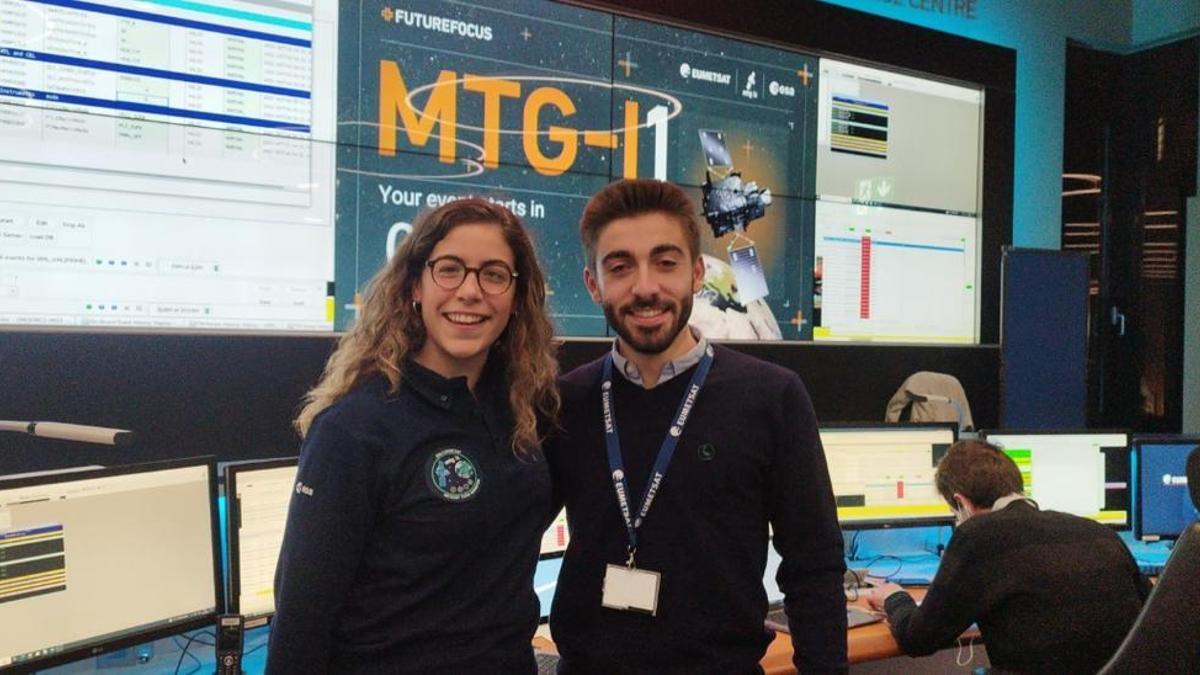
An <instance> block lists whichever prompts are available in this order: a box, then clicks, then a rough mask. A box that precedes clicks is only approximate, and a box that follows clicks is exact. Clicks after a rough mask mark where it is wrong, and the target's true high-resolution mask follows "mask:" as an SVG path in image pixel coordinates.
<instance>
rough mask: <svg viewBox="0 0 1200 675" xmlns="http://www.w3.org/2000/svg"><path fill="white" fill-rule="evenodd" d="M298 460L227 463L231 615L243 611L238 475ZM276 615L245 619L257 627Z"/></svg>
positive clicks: (226, 488) (250, 615) (227, 525)
mask: <svg viewBox="0 0 1200 675" xmlns="http://www.w3.org/2000/svg"><path fill="white" fill-rule="evenodd" d="M299 463H300V458H299V457H280V458H276V459H260V460H251V461H248V462H235V463H231V464H226V465H225V550H226V551H228V552H229V574H228V575H227V577H228V578H227V579H226V580H225V582H226V588H225V591H226V593H227V596H226V597H227V600H226V606H227V607H228V608H229V612H230V613H231V614H241V602H240V600H239V598H238V588H239V587H240V585H241V579H242V576H241V561H240V560H239V558H238V556H239V552H240V551H241V546H239V545H238V531H237V528H236V524H237V523H238V522H239V521H240V520H241V516H242V511H241V504H240V503H239V502H238V499H237V478H238V474H240V473H243V472H246V471H265V470H270V469H283V468H286V467H289V466H295V467H298V466H299ZM274 616H275V612H274V610H272V611H271V612H269V613H267V614H248V615H244V618H245V620H246V621H247V623H249V622H253V623H254V624H255V625H256V626H257V625H261V624H264V623H270V622H271V618H272V617H274Z"/></svg>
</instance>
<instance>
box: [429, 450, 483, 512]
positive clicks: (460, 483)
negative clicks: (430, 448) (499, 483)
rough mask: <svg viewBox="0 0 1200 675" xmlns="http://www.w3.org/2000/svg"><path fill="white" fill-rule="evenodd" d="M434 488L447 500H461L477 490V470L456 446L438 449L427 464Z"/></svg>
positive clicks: (473, 494)
mask: <svg viewBox="0 0 1200 675" xmlns="http://www.w3.org/2000/svg"><path fill="white" fill-rule="evenodd" d="M429 480H430V482H431V483H432V484H433V488H434V490H436V491H437V493H438V494H439V495H440V496H441V497H442V499H445V500H447V501H452V502H461V501H464V500H467V499H470V498H471V497H473V496H475V493H476V492H478V491H479V470H478V469H476V468H475V463H474V462H472V461H471V458H470V457H467V456H466V455H465V454H463V451H462V450H459V449H458V448H446V449H445V450H439V451H438V452H437V453H436V454H435V455H434V456H433V461H432V462H430V465H429Z"/></svg>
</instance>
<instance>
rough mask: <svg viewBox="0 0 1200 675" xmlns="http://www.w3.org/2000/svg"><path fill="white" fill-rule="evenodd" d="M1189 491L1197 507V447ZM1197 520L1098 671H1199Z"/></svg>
mask: <svg viewBox="0 0 1200 675" xmlns="http://www.w3.org/2000/svg"><path fill="white" fill-rule="evenodd" d="M1187 477H1188V490H1189V491H1190V492H1191V496H1192V502H1193V503H1194V504H1196V505H1197V506H1198V507H1200V448H1197V449H1196V450H1193V451H1192V454H1191V455H1189V456H1188V464H1187ZM1198 579H1200V521H1197V522H1194V523H1192V524H1191V525H1189V526H1188V527H1187V529H1185V530H1184V531H1183V532H1182V533H1181V534H1180V536H1179V540H1178V541H1176V542H1175V548H1174V549H1173V550H1172V551H1171V557H1170V558H1168V559H1167V565H1166V567H1164V568H1163V571H1162V574H1160V575H1159V577H1158V583H1157V584H1155V585H1154V590H1152V591H1150V597H1149V598H1147V599H1146V604H1145V606H1143V607H1142V613H1141V614H1139V615H1138V618H1137V621H1135V622H1134V624H1133V628H1131V629H1130V630H1129V635H1126V636H1125V640H1124V641H1123V642H1122V643H1121V646H1120V648H1118V649H1117V653H1116V654H1114V655H1113V657H1112V658H1111V659H1109V661H1108V663H1107V664H1106V665H1105V666H1104V669H1103V670H1101V671H1100V674H1101V675H1142V674H1143V673H1144V674H1145V675H1157V674H1158V673H1197V672H1200V609H1198V608H1200V583H1197V580H1198Z"/></svg>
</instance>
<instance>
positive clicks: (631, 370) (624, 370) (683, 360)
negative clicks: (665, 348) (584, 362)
mask: <svg viewBox="0 0 1200 675" xmlns="http://www.w3.org/2000/svg"><path fill="white" fill-rule="evenodd" d="M688 330H690V331H692V335H693V336H694V337H695V338H696V346H694V347H692V348H691V349H689V350H688V351H687V352H686V353H684V354H683V355H682V356H680V357H679V358H677V359H674V360H672V361H670V362H668V363H667V364H666V365H664V366H663V369H662V372H661V373H659V374H658V382H655V383H654V386H655V387H657V386H659V385H661V384H662V383H664V382H667V381H669V380H671V378H673V377H675V376H676V375H678V374H680V373H682V372H685V371H687V369H688V368H691V367H692V366H694V365H696V364H697V363H700V359H702V358H704V350H706V349H708V340H707V339H706V338H705V337H704V335H703V334H702V333H701V332H700V331H699V329H697V328H694V327H692V326H688ZM612 358H613V365H614V366H616V371H617V372H618V373H621V375H623V376H624V377H625V379H627V380H629V381H630V382H632V383H634V384H636V385H637V386H639V387H643V388H645V389H653V388H654V387H647V386H646V381H645V380H644V379H642V371H641V370H639V369H638V367H637V365H635V364H634V363H633V361H630V360H629V359H627V358H625V357H624V356H622V355H621V352H620V350H618V349H617V340H613V347H612Z"/></svg>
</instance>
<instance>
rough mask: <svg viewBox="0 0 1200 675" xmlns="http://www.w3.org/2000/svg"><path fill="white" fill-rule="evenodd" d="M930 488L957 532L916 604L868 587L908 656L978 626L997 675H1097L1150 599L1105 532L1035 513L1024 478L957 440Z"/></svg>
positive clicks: (995, 453) (999, 456)
mask: <svg viewBox="0 0 1200 675" xmlns="http://www.w3.org/2000/svg"><path fill="white" fill-rule="evenodd" d="M935 482H936V484H937V489H938V492H940V493H941V495H942V498H944V499H945V500H946V501H947V502H948V503H949V504H950V508H951V509H953V510H954V512H955V515H956V516H957V518H958V523H959V526H958V528H957V529H956V530H955V532H954V536H953V537H952V538H951V539H950V544H949V545H948V546H947V547H946V551H945V553H944V554H943V556H942V562H941V565H940V566H939V568H938V573H937V575H936V576H935V577H934V579H933V583H932V584H931V585H930V586H929V592H928V593H927V594H926V595H925V600H924V601H923V602H922V603H921V605H920V606H918V605H917V604H916V603H915V602H914V601H913V598H912V596H910V595H909V594H908V593H906V592H904V590H903V589H902V588H900V587H899V586H896V585H895V584H884V585H882V586H880V587H878V588H874V589H871V591H870V592H869V593H868V596H867V600H868V602H869V603H870V604H871V606H872V607H874V608H876V609H879V608H881V607H882V608H885V609H886V611H887V615H888V622H889V623H890V624H891V629H892V634H893V635H894V636H895V637H896V642H898V643H899V644H900V648H901V649H902V650H903V651H904V653H905V654H908V655H909V656H922V655H925V654H931V653H933V652H934V651H937V650H938V649H941V648H943V647H946V646H948V645H950V644H952V643H953V642H954V639H955V638H956V637H958V636H959V635H960V634H961V633H962V632H963V631H964V630H966V629H967V628H968V627H969V626H970V625H971V624H972V623H978V624H979V630H980V632H981V633H982V634H983V642H984V644H985V645H986V646H987V653H988V658H989V660H990V661H991V664H992V667H993V668H995V669H997V670H1003V671H1016V672H1041V673H1075V672H1078V673H1094V672H1096V671H1097V670H1099V669H1100V668H1101V667H1102V666H1103V665H1104V664H1105V662H1106V661H1107V660H1108V658H1109V657H1110V656H1112V655H1113V653H1114V652H1116V650H1117V647H1118V646H1120V644H1121V640H1122V639H1123V638H1124V637H1125V634H1126V633H1127V632H1129V628H1130V627H1131V626H1132V625H1133V622H1134V620H1135V619H1136V618H1137V615H1138V612H1139V611H1140V609H1141V606H1142V602H1143V601H1144V600H1145V599H1146V596H1147V595H1149V592H1150V587H1149V583H1148V582H1147V581H1146V579H1145V578H1144V577H1142V576H1141V575H1140V574H1139V573H1138V569H1137V563H1135V562H1134V560H1133V556H1132V555H1130V553H1129V549H1128V548H1126V546H1125V544H1124V543H1123V542H1122V541H1121V539H1120V537H1118V536H1117V535H1116V534H1115V533H1114V532H1113V531H1112V530H1109V529H1108V528H1106V527H1104V526H1103V525H1100V524H1098V523H1095V522H1093V521H1090V520H1087V519H1085V518H1079V517H1077V516H1073V515H1069V514H1066V513H1059V512H1056V511H1041V510H1039V509H1038V506H1037V504H1036V503H1034V502H1033V501H1032V500H1030V499H1026V498H1025V497H1024V496H1022V494H1021V490H1022V481H1021V472H1020V470H1019V469H1017V465H1016V464H1015V463H1014V462H1013V460H1012V459H1010V458H1009V457H1008V455H1006V454H1004V452H1003V451H1001V450H1000V449H999V448H997V447H996V446H994V445H989V444H988V443H985V442H983V441H976V440H968V441H959V442H958V443H955V444H954V445H953V446H951V448H950V450H949V451H948V452H947V453H946V455H945V456H944V457H942V459H941V461H940V462H938V467H937V473H936V478H935Z"/></svg>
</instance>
